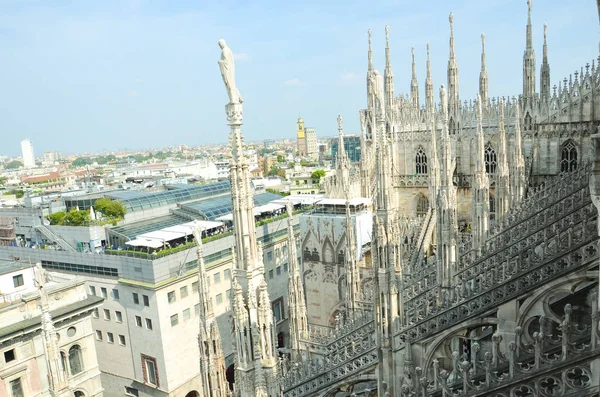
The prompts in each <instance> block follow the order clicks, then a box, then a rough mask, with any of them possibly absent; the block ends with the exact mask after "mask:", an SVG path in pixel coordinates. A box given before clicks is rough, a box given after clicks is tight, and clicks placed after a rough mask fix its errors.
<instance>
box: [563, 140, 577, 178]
mask: <svg viewBox="0 0 600 397" xmlns="http://www.w3.org/2000/svg"><path fill="white" fill-rule="evenodd" d="M576 169H577V147H576V146H575V144H574V143H573V141H567V142H566V143H565V144H564V145H563V146H562V150H561V155H560V172H572V171H575V170H576Z"/></svg>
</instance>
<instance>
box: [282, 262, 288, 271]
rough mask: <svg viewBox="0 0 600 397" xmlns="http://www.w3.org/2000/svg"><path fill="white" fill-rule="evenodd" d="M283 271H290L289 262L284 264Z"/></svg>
mask: <svg viewBox="0 0 600 397" xmlns="http://www.w3.org/2000/svg"><path fill="white" fill-rule="evenodd" d="M283 271H284V272H286V273H287V271H288V264H287V263H284V264H283Z"/></svg>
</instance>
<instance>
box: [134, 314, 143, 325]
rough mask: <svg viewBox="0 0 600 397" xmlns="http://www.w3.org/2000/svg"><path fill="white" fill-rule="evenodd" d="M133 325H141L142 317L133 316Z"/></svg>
mask: <svg viewBox="0 0 600 397" xmlns="http://www.w3.org/2000/svg"><path fill="white" fill-rule="evenodd" d="M135 325H137V326H138V327H141V326H142V318H141V317H140V316H135Z"/></svg>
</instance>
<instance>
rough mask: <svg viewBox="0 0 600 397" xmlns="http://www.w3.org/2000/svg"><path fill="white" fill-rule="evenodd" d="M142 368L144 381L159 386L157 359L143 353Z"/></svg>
mask: <svg viewBox="0 0 600 397" xmlns="http://www.w3.org/2000/svg"><path fill="white" fill-rule="evenodd" d="M142 369H143V373H144V381H145V382H146V383H150V384H151V385H154V386H158V385H159V384H158V367H157V366H156V359H155V358H154V357H149V356H146V355H143V354H142Z"/></svg>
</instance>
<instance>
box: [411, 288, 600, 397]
mask: <svg viewBox="0 0 600 397" xmlns="http://www.w3.org/2000/svg"><path fill="white" fill-rule="evenodd" d="M592 302H593V303H592V316H591V324H575V323H574V322H572V320H571V313H572V308H571V305H570V304H567V305H566V306H565V310H564V312H565V315H564V317H563V318H562V319H561V322H560V323H554V324H553V325H554V326H555V327H556V330H557V331H556V334H554V335H553V334H552V332H549V327H548V324H547V323H548V322H550V321H551V320H548V319H546V318H544V317H540V324H539V327H540V328H539V331H538V332H534V333H533V335H532V340H533V342H532V343H529V344H528V343H526V342H525V341H524V339H525V338H523V329H522V328H520V327H517V329H515V333H514V335H515V337H514V340H513V341H511V342H509V343H508V344H507V345H506V344H503V343H502V339H503V338H502V336H501V335H500V334H498V333H495V334H494V335H493V336H492V344H491V351H482V350H481V347H480V346H479V344H477V343H473V344H472V345H471V353H470V355H465V354H462V355H461V354H460V353H459V352H454V353H453V354H452V358H451V364H449V368H444V369H442V368H440V362H439V361H438V360H434V361H433V365H432V368H427V369H425V370H423V369H422V368H419V367H416V368H415V367H412V368H411V371H410V372H411V375H412V376H410V377H405V378H404V382H403V385H402V387H401V390H400V391H401V395H403V396H406V397H409V396H415V397H429V396H491V397H507V396H523V397H525V396H528V397H529V396H531V397H548V396H575V395H579V396H591V395H598V392H599V391H600V386H599V384H598V382H599V379H598V372H597V371H598V368H597V366H598V358H600V332H599V331H598V329H599V321H600V313H599V312H598V297H597V295H596V294H593V295H592ZM503 346H506V347H507V349H506V350H504V351H503Z"/></svg>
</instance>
